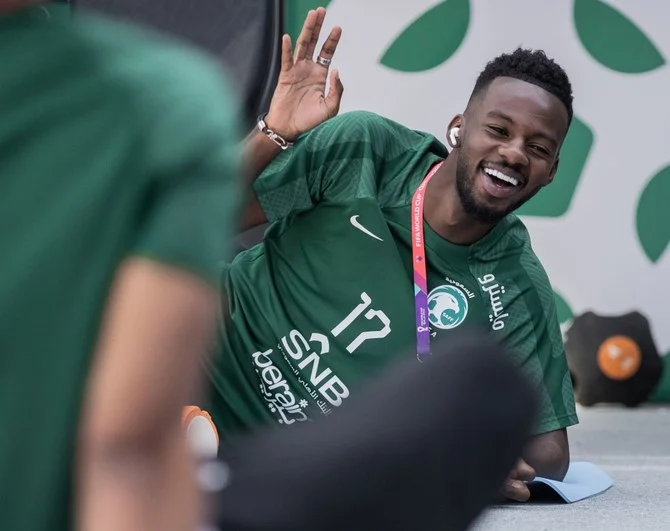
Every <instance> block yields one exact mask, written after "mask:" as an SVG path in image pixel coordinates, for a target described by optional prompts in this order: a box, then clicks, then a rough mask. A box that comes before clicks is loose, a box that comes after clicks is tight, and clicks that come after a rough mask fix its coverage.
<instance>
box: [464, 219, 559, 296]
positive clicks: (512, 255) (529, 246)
mask: <svg viewBox="0 0 670 531" xmlns="http://www.w3.org/2000/svg"><path fill="white" fill-rule="evenodd" d="M477 254H478V255H479V256H480V258H482V259H484V260H486V261H490V260H493V261H495V262H497V263H498V264H501V265H503V266H504V268H505V269H506V270H507V275H508V276H510V277H515V278H518V277H523V278H525V279H528V280H529V281H530V283H531V284H532V287H534V288H540V289H545V288H546V287H547V286H549V278H548V276H547V273H546V271H545V268H544V266H543V264H542V262H541V260H540V258H539V257H538V256H537V254H536V253H535V249H534V248H533V243H532V239H531V235H530V232H529V231H528V228H527V227H526V224H525V223H524V222H523V221H522V220H521V219H520V218H519V217H518V216H517V215H515V214H509V215H507V216H506V217H505V218H503V219H502V220H501V221H500V222H499V223H498V225H496V227H495V228H494V230H493V231H492V232H491V233H489V235H488V236H487V237H486V238H484V240H482V241H481V242H480V244H479V249H478V253H477Z"/></svg>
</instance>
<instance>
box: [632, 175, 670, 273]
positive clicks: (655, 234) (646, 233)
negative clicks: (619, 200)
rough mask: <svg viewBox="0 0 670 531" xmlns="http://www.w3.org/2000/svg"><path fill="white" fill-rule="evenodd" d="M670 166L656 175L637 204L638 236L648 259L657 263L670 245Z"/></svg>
mask: <svg viewBox="0 0 670 531" xmlns="http://www.w3.org/2000/svg"><path fill="white" fill-rule="evenodd" d="M669 207H670V166H666V167H665V168H663V169H662V170H661V171H659V172H658V173H657V174H656V175H654V176H653V177H652V178H651V179H650V180H649V182H648V183H647V186H646V187H645V189H644V191H643V192H642V195H641V196H640V199H639V201H638V204H637V216H636V218H637V234H638V238H639V240H640V245H641V246H642V249H643V251H644V253H645V254H646V255H647V258H649V260H651V261H652V262H656V261H657V260H658V259H659V258H660V257H661V256H662V255H663V252H664V251H665V250H666V249H667V247H668V243H670V208H669Z"/></svg>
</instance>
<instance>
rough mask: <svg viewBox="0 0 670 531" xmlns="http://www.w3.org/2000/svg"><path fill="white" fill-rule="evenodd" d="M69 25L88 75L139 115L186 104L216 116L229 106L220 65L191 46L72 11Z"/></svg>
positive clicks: (228, 91)
mask: <svg viewBox="0 0 670 531" xmlns="http://www.w3.org/2000/svg"><path fill="white" fill-rule="evenodd" d="M73 28H74V29H73V31H72V34H73V38H74V39H75V40H76V41H77V44H78V45H79V46H81V48H82V53H83V54H84V55H86V57H87V60H88V62H89V65H90V68H91V75H95V76H97V81H98V83H99V84H102V85H104V87H103V88H104V89H105V90H108V91H114V92H116V93H117V94H119V95H123V96H125V97H126V98H127V100H126V104H127V105H128V106H130V107H132V108H133V110H134V112H135V113H137V114H138V115H140V116H142V115H144V114H147V113H149V114H158V115H160V114H162V113H165V112H174V111H177V110H179V109H182V108H185V107H188V108H192V109H200V110H201V111H202V114H203V118H206V117H207V116H214V117H219V116H218V115H221V116H222V115H227V114H229V111H230V109H231V107H232V108H234V97H233V96H234V95H233V93H232V91H231V87H230V86H229V81H228V78H227V75H226V74H225V72H224V71H223V67H222V66H221V65H219V64H218V63H217V62H216V61H215V60H214V58H212V57H210V56H209V55H208V54H207V53H206V52H204V51H201V50H199V49H198V48H196V47H195V46H193V45H190V44H187V43H185V42H182V41H180V40H177V39H175V38H172V37H170V36H168V35H165V34H163V33H160V32H158V31H156V30H152V29H149V28H145V27H140V26H136V25H134V24H129V23H125V22H123V21H117V20H112V19H107V18H102V17H99V16H97V15H91V14H86V15H78V17H77V20H76V22H75V24H73ZM194 125H195V124H194Z"/></svg>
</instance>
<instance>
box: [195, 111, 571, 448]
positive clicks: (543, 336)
mask: <svg viewBox="0 0 670 531" xmlns="http://www.w3.org/2000/svg"><path fill="white" fill-rule="evenodd" d="M447 154H448V153H447V151H446V148H445V147H444V145H442V144H441V143H440V142H438V141H437V140H436V139H435V138H434V137H432V136H430V135H428V134H425V133H421V132H417V131H413V130H410V129H407V128H405V127H403V126H401V125H399V124H397V123H395V122H393V121H391V120H388V119H385V118H382V117H380V116H378V115H375V114H372V113H368V112H352V113H347V114H343V115H340V116H338V117H336V118H333V119H331V120H329V121H327V122H325V123H324V124H322V125H321V126H319V127H317V128H316V129H314V130H313V131H312V132H310V133H309V134H307V135H304V136H303V137H302V138H300V139H299V140H298V142H297V143H296V144H295V146H294V147H293V148H292V149H291V150H288V151H286V152H285V153H283V154H281V155H280V156H278V157H277V158H276V159H275V160H274V161H273V162H272V163H271V165H270V166H269V167H268V168H266V170H265V171H264V172H263V174H262V175H261V176H260V177H259V178H258V180H257V181H256V183H255V191H256V194H257V196H258V199H259V201H260V203H261V206H262V207H263V209H264V211H265V213H266V215H267V217H268V219H269V220H270V221H271V222H272V224H271V225H270V227H269V229H268V231H267V232H266V235H265V238H264V241H263V242H262V243H261V244H259V245H256V246H255V247H253V248H251V249H249V250H247V251H244V252H242V253H241V254H239V255H238V256H237V257H236V258H235V260H234V261H233V262H232V263H231V264H229V265H227V266H226V268H225V274H224V281H225V296H226V299H227V304H228V312H229V314H228V316H227V317H226V321H225V323H223V326H222V331H221V346H220V352H219V353H218V356H217V357H216V359H215V360H214V362H213V363H212V365H211V367H210V375H211V379H212V383H213V387H214V393H213V395H212V400H211V403H210V404H208V405H207V407H208V408H209V410H210V413H211V414H212V416H213V419H214V422H215V424H216V425H217V427H218V429H219V430H220V432H221V434H222V438H223V439H224V440H225V438H226V437H228V436H229V435H231V434H235V433H238V432H240V431H246V430H249V429H251V428H254V427H255V426H258V425H261V424H265V423H279V424H284V425H291V424H294V423H297V422H304V421H307V420H309V419H313V418H315V417H316V416H318V415H328V414H330V413H331V412H332V411H333V410H335V409H336V408H338V407H339V406H341V405H342V404H343V403H344V402H345V401H346V400H347V398H348V397H349V396H350V395H351V393H353V392H355V389H356V387H357V386H359V385H361V384H362V383H363V382H365V381H366V380H367V379H369V378H370V377H372V376H374V375H375V374H377V373H378V372H379V371H380V370H382V369H384V368H385V367H387V366H388V365H389V363H390V362H392V361H393V360H394V359H397V358H398V357H399V356H415V355H416V354H415V352H416V350H415V349H416V331H415V326H416V322H415V315H414V313H415V305H414V284H413V269H412V252H411V245H410V242H411V239H412V234H411V232H410V227H411V215H410V214H411V213H410V204H411V201H412V196H413V193H414V191H415V190H416V188H417V187H418V185H419V184H420V183H421V182H422V180H423V179H424V177H425V176H426V174H427V173H428V171H429V169H430V168H431V167H432V166H433V165H434V164H435V163H436V162H438V161H439V160H442V159H444V157H446V156H447ZM424 233H425V244H426V261H427V274H428V290H429V296H428V308H429V314H430V324H431V335H432V336H433V337H437V336H441V335H443V334H449V333H450V331H452V330H456V329H458V327H460V326H462V325H464V324H466V323H467V324H474V325H480V326H485V327H487V328H488V329H490V331H491V333H492V334H496V335H497V336H498V337H499V338H500V340H501V341H503V342H504V343H506V344H507V345H508V346H509V347H510V350H511V351H512V352H513V355H514V356H515V357H516V361H517V362H518V365H519V366H520V367H522V368H523V369H524V370H525V371H526V373H527V374H528V375H529V377H530V378H532V380H533V381H534V382H535V383H536V384H537V387H538V390H539V392H540V393H541V397H542V408H541V412H540V416H539V418H538V421H537V424H536V428H535V432H536V433H543V432H547V431H553V430H556V429H559V428H562V427H565V426H569V425H571V424H575V423H576V422H577V416H576V413H575V404H574V399H573V394H572V384H571V379H570V375H569V373H568V370H567V363H566V359H565V355H564V350H563V344H562V340H561V334H560V330H559V325H558V320H557V316H556V310H555V308H554V299H553V291H552V289H551V286H550V284H549V281H548V279H547V276H546V275H545V272H544V270H543V268H542V266H541V264H540V262H539V261H538V259H537V258H536V256H535V254H534V253H533V250H532V248H531V244H530V240H529V236H528V233H527V231H526V229H525V227H524V225H523V224H522V222H521V221H520V220H519V219H518V218H517V217H516V216H513V215H511V216H508V217H507V218H505V219H504V220H503V221H501V222H500V223H499V224H498V225H497V226H496V227H495V228H494V229H493V230H492V231H491V232H490V233H489V234H488V235H487V236H485V237H484V238H483V239H481V240H480V241H478V242H477V243H475V244H473V245H469V246H463V245H454V244H452V243H450V242H448V241H446V240H444V239H443V238H441V237H440V236H439V235H438V234H436V233H435V232H434V231H433V230H432V229H431V227H430V226H429V225H428V224H427V223H424Z"/></svg>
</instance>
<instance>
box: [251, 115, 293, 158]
mask: <svg viewBox="0 0 670 531" xmlns="http://www.w3.org/2000/svg"><path fill="white" fill-rule="evenodd" d="M266 116H267V113H264V114H261V115H260V116H259V117H258V120H257V121H256V129H257V130H258V131H259V132H260V133H261V134H262V135H264V136H266V137H267V138H268V139H269V140H270V141H271V142H273V143H274V144H276V145H277V146H278V147H279V148H280V149H282V150H286V149H289V148H291V147H293V140H292V139H291V138H287V137H285V136H284V135H283V134H282V133H281V132H279V131H277V130H275V129H273V128H272V127H271V126H270V124H268V122H267V121H266Z"/></svg>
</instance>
